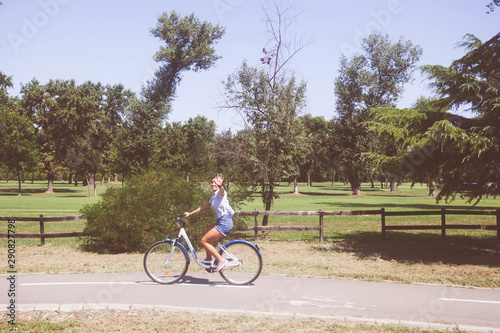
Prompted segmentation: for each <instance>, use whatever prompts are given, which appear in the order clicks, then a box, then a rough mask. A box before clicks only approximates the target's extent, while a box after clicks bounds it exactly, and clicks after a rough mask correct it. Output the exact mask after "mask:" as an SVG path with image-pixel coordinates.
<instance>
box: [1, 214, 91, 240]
mask: <svg viewBox="0 0 500 333" xmlns="http://www.w3.org/2000/svg"><path fill="white" fill-rule="evenodd" d="M85 219H86V217H85V216H83V215H78V216H56V217H44V216H43V215H40V217H6V216H0V221H7V220H14V221H16V222H18V221H28V222H39V223H40V233H39V234H18V233H15V234H14V236H15V238H40V242H41V245H45V239H46V238H63V237H78V236H81V235H82V234H83V233H82V232H58V233H48V234H47V233H45V222H62V221H76V220H85ZM8 235H9V234H6V233H0V238H8Z"/></svg>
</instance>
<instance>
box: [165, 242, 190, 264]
mask: <svg viewBox="0 0 500 333" xmlns="http://www.w3.org/2000/svg"><path fill="white" fill-rule="evenodd" d="M165 241H166V242H173V243H174V244H179V246H180V247H181V249H182V250H183V251H184V252H185V253H186V254H187V257H188V260H189V262H188V263H191V257H190V256H189V252H188V251H187V250H186V248H185V247H184V245H183V244H182V243H181V242H177V241H176V240H175V239H169V238H165Z"/></svg>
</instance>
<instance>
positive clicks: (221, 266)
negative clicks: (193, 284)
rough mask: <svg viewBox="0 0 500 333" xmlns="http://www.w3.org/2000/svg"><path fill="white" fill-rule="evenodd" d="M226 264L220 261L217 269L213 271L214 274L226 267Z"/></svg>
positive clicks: (225, 261) (223, 260) (224, 260)
mask: <svg viewBox="0 0 500 333" xmlns="http://www.w3.org/2000/svg"><path fill="white" fill-rule="evenodd" d="M226 264H227V260H226V259H222V260H221V261H219V262H218V263H217V269H216V270H215V272H216V273H217V272H219V271H220V270H221V269H223V268H224V266H226Z"/></svg>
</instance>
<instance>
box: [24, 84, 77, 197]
mask: <svg viewBox="0 0 500 333" xmlns="http://www.w3.org/2000/svg"><path fill="white" fill-rule="evenodd" d="M76 90H77V87H76V84H75V81H74V80H65V81H63V80H50V81H49V82H48V83H47V84H46V85H41V84H40V83H39V82H38V81H36V80H35V79H33V80H32V81H31V82H29V83H28V84H26V85H23V86H22V87H21V94H22V100H21V105H22V107H23V112H25V115H26V116H28V118H29V119H30V120H31V121H32V122H33V123H34V124H35V125H36V128H37V131H38V132H37V138H38V146H39V149H40V153H41V163H42V164H43V170H44V172H45V173H46V174H47V180H48V185H47V191H46V192H47V193H53V185H54V180H55V179H56V177H57V173H58V172H59V171H61V170H62V169H63V168H64V167H65V162H66V157H67V151H68V148H69V147H71V143H72V142H71V140H72V138H73V134H74V132H73V129H74V126H75V120H76V102H77V94H76Z"/></svg>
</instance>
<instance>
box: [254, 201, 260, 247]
mask: <svg viewBox="0 0 500 333" xmlns="http://www.w3.org/2000/svg"><path fill="white" fill-rule="evenodd" d="M254 211H255V217H254V226H255V236H254V238H255V240H259V231H258V230H257V227H258V226H259V214H257V208H254Z"/></svg>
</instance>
